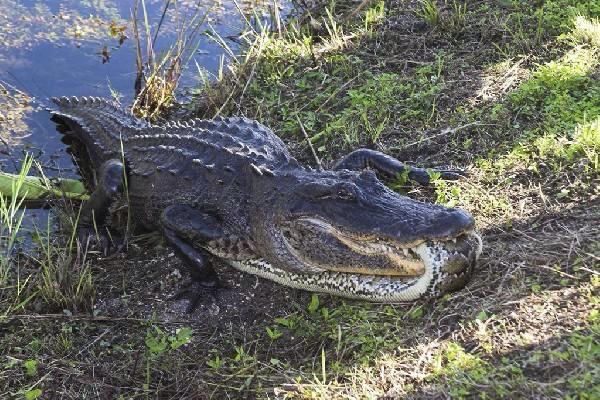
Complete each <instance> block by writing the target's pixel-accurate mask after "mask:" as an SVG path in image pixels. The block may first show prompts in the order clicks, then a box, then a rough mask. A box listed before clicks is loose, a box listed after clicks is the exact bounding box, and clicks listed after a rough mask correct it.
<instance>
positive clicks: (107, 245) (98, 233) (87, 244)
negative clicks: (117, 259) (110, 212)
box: [77, 226, 125, 257]
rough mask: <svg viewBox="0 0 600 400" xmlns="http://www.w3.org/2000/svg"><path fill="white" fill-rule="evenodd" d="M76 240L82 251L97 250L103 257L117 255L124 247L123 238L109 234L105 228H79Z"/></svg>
mask: <svg viewBox="0 0 600 400" xmlns="http://www.w3.org/2000/svg"><path fill="white" fill-rule="evenodd" d="M77 239H78V240H79V243H80V244H81V246H82V248H83V250H84V251H87V250H89V249H93V248H97V249H99V250H100V252H101V253H102V256H104V257H108V256H111V255H113V254H117V253H119V252H120V251H121V250H122V249H123V247H124V245H125V240H124V239H123V237H121V236H117V235H113V234H111V232H110V231H109V230H108V228H106V227H101V228H98V229H97V230H96V229H95V228H94V227H92V226H89V227H86V226H83V227H80V228H79V231H78V233H77Z"/></svg>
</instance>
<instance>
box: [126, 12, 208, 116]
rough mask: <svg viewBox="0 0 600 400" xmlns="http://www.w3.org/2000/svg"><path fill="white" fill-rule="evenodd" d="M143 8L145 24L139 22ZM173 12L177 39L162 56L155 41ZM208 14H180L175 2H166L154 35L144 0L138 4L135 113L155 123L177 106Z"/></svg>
mask: <svg viewBox="0 0 600 400" xmlns="http://www.w3.org/2000/svg"><path fill="white" fill-rule="evenodd" d="M140 3H141V6H142V16H141V19H142V21H141V22H139V21H138V6H139V4H140ZM171 9H172V10H173V11H172V12H173V13H174V16H173V17H174V18H175V20H176V21H177V38H176V39H175V40H174V42H173V44H172V45H171V46H169V48H168V49H167V50H166V51H164V52H163V53H162V55H160V56H159V54H158V53H157V51H156V40H157V39H158V36H159V34H160V31H161V27H162V25H163V22H164V20H165V18H166V17H167V14H168V13H169V12H170V10H171ZM205 18H206V13H202V12H201V7H200V5H198V7H197V8H196V9H195V11H194V12H193V13H191V14H184V13H180V11H179V7H178V4H177V2H176V1H171V0H167V1H166V2H165V7H164V9H163V13H162V16H161V19H160V22H159V23H158V25H157V26H156V29H154V33H153V32H152V27H151V26H150V22H149V19H148V13H147V11H146V3H145V0H141V1H136V2H135V5H134V8H133V11H132V20H133V32H134V40H135V43H136V66H137V78H136V82H135V94H136V96H135V101H134V104H133V107H132V109H133V112H134V114H135V115H137V116H138V117H141V118H145V119H149V120H151V121H152V120H156V119H157V118H158V117H159V116H160V115H161V114H163V113H164V112H165V111H166V110H168V109H169V107H171V106H173V105H174V104H175V91H176V89H177V86H178V84H179V79H180V78H181V74H182V71H183V68H184V67H185V65H186V64H187V63H188V62H189V61H190V60H191V57H192V56H193V54H194V53H195V52H196V50H197V48H198V46H199V40H198V37H199V35H200V33H201V32H200V27H201V25H202V24H203V23H204V20H205ZM140 24H141V26H140Z"/></svg>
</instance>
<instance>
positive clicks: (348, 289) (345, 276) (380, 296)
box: [230, 232, 481, 303]
mask: <svg viewBox="0 0 600 400" xmlns="http://www.w3.org/2000/svg"><path fill="white" fill-rule="evenodd" d="M467 239H468V240H469V241H471V242H472V245H471V247H470V251H469V254H468V256H467V259H468V260H467V263H464V264H463V265H462V267H461V268H459V269H456V268H451V265H450V264H449V260H451V259H452V257H453V256H454V255H456V254H457V253H456V252H455V251H452V250H448V249H446V248H445V247H444V245H443V244H442V243H439V242H438V243H434V242H427V243H421V244H420V245H418V246H416V247H415V249H414V251H415V253H416V254H417V255H418V256H419V257H420V259H422V260H423V263H424V265H425V272H424V273H423V274H422V275H420V276H418V277H401V276H381V275H369V274H357V273H347V272H339V271H324V272H319V273H295V272H290V271H285V270H282V269H279V268H275V267H274V266H273V265H271V264H270V263H268V262H267V261H265V260H263V259H252V260H245V261H230V263H231V265H232V266H233V267H235V268H236V269H239V270H241V271H243V272H247V273H251V274H254V275H258V276H260V277H263V278H266V279H269V280H272V281H275V282H277V283H280V284H282V285H286V286H289V287H293V288H298V289H304V290H309V291H313V292H321V293H329V294H333V295H337V296H341V297H346V298H352V299H360V300H366V301H372V302H379V303H394V302H403V301H412V300H416V299H419V298H421V297H438V296H440V295H442V294H444V293H446V292H449V291H453V290H457V289H459V288H461V287H463V286H464V285H465V284H466V283H467V282H468V280H469V278H470V276H471V274H472V272H473V268H474V264H475V261H476V260H477V258H478V256H479V254H480V253H481V238H480V237H479V235H477V234H476V233H475V232H472V233H469V237H468V238H467Z"/></svg>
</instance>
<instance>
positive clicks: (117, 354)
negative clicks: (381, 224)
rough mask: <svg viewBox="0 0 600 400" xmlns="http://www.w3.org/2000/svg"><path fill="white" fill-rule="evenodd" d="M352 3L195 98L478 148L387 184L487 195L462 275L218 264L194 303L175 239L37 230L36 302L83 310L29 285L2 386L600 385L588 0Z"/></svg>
mask: <svg viewBox="0 0 600 400" xmlns="http://www.w3.org/2000/svg"><path fill="white" fill-rule="evenodd" d="M352 6H353V5H352V4H349V3H347V2H336V3H335V4H330V5H329V6H328V8H327V10H328V11H325V9H324V8H323V9H321V10H315V13H314V14H313V15H312V23H306V24H302V25H299V24H298V23H297V22H293V21H292V22H290V23H289V24H282V29H281V32H279V30H277V31H276V32H259V33H258V34H248V35H246V36H245V37H246V38H248V48H247V52H246V54H244V55H243V56H242V58H241V59H240V60H239V61H237V62H236V64H235V65H234V71H235V73H234V74H233V75H227V74H225V75H223V77H222V79H221V80H220V81H219V82H218V83H217V84H216V85H214V86H210V87H204V88H202V90H201V91H200V93H201V94H202V96H203V97H200V98H199V99H198V101H199V102H200V104H201V105H202V108H201V109H199V110H196V114H197V115H202V116H208V117H212V116H213V115H215V114H223V115H231V114H240V113H241V114H244V115H246V116H248V117H253V118H257V119H259V120H260V121H261V122H263V123H265V124H266V125H268V126H270V127H272V128H273V129H274V130H275V132H277V133H278V134H279V135H281V136H282V138H283V139H284V140H285V141H286V143H287V144H289V145H290V149H291V152H292V153H293V155H294V156H296V157H298V158H300V159H301V160H303V161H307V162H312V160H313V157H312V155H311V154H310V152H309V151H308V150H309V149H308V146H307V144H306V141H305V139H304V136H303V135H302V132H301V129H300V127H299V125H298V120H297V118H298V119H300V121H301V123H302V125H303V126H304V127H305V129H306V130H307V132H308V134H309V136H310V137H311V138H312V142H313V144H314V146H315V147H316V149H317V151H318V153H319V157H321V158H322V159H323V160H324V161H325V163H328V162H330V161H331V160H333V159H335V158H338V157H339V156H341V155H343V154H345V153H347V152H348V151H351V150H352V149H354V148H357V147H361V146H372V147H375V148H378V149H382V150H383V151H385V152H386V153H389V154H391V155H393V156H396V157H398V158H401V159H402V160H409V161H411V162H412V163H415V164H418V165H421V166H426V167H427V166H430V165H436V164H440V165H441V164H451V165H457V166H459V167H462V168H465V169H467V171H468V172H469V177H468V179H466V180H461V181H457V182H444V181H441V180H436V181H435V182H434V184H433V185H432V187H430V188H422V187H418V186H415V185H411V184H410V182H407V181H406V179H402V177H399V179H397V180H396V181H395V182H390V185H391V186H392V187H393V188H394V189H397V190H399V191H401V192H402V193H404V194H405V195H407V196H410V197H413V198H416V199H419V200H423V201H430V202H438V203H441V204H445V205H449V206H459V207H462V208H465V209H467V210H468V211H470V212H471V213H472V214H473V215H474V217H475V218H476V221H477V226H478V229H479V230H480V232H481V233H482V235H483V238H484V253H483V254H482V258H481V260H480V263H479V266H478V268H477V270H476V271H475V276H474V278H473V280H472V281H471V283H470V284H469V285H468V287H467V288H466V289H465V290H462V291H459V292H457V293H454V294H449V295H447V296H445V297H444V298H442V299H437V300H434V301H418V302H415V303H412V304H392V305H377V304H365V303H361V302H355V301H348V300H342V299H338V298H335V297H331V296H326V295H314V294H307V293H304V292H300V291H295V290H291V289H285V288H282V287H279V286H277V285H270V284H267V283H265V282H264V281H260V280H256V279H255V278H253V277H248V276H247V275H235V274H233V275H232V273H231V271H229V272H227V271H228V270H223V271H220V272H221V273H222V274H224V275H225V276H226V277H227V278H228V279H229V283H230V284H231V288H230V289H229V292H225V293H224V294H221V296H222V297H221V299H220V300H217V302H216V303H211V302H207V304H205V305H203V306H201V310H200V311H199V312H198V313H196V314H193V315H192V316H189V315H187V314H184V313H183V312H179V311H178V310H179V308H178V307H179V305H180V304H179V303H175V302H172V301H170V300H168V296H169V295H170V293H171V292H173V291H175V289H176V287H178V286H179V284H180V282H179V280H178V279H177V277H176V275H177V274H175V273H173V272H172V270H173V269H174V268H179V267H180V264H179V263H178V261H176V260H175V259H174V258H171V257H168V256H167V255H166V254H167V253H169V252H168V251H165V250H164V249H162V250H157V251H156V252H155V253H151V254H150V255H146V254H145V253H148V252H149V250H148V249H147V248H146V247H142V248H138V245H135V246H133V245H132V246H131V247H132V249H131V251H130V253H128V255H127V257H126V258H122V259H116V260H100V261H99V260H96V259H95V258H94V257H91V258H87V259H86V260H83V259H81V260H80V262H78V263H75V265H74V267H71V268H74V269H66V268H65V265H68V264H69V265H73V264H72V260H71V261H70V262H68V263H66V262H64V261H65V260H62V259H61V258H60V257H59V256H58V253H56V252H55V251H54V250H52V249H56V251H58V252H60V251H61V250H62V249H64V248H68V246H69V241H68V240H67V241H66V242H57V243H56V244H53V242H52V240H51V239H49V237H48V235H47V234H46V232H41V233H40V239H39V243H40V245H41V248H42V249H46V248H47V249H50V250H47V251H46V250H44V251H42V252H41V253H39V254H40V255H39V257H38V258H39V262H38V263H36V264H35V268H37V269H36V270H35V271H36V274H35V275H34V276H35V278H36V282H37V286H35V288H36V293H39V294H41V293H44V290H45V291H46V292H48V293H50V295H48V300H46V301H44V302H42V308H41V309H42V312H50V311H51V310H63V309H67V310H69V311H68V312H66V313H65V312H63V314H49V315H45V314H37V313H36V312H35V311H34V309H33V307H32V305H33V304H34V303H35V302H34V301H32V302H31V303H29V304H28V306H29V308H28V307H25V310H23V308H21V309H20V313H21V314H25V315H14V314H13V316H12V317H13V319H12V320H10V321H11V325H9V326H7V328H6V329H5V333H6V334H5V336H4V338H3V340H4V342H3V343H2V344H4V343H10V346H0V349H2V350H0V352H1V353H0V355H1V356H2V358H1V359H0V360H1V361H0V362H1V363H2V364H1V367H0V394H3V393H9V392H10V393H18V395H19V396H20V395H22V396H31V397H34V396H45V395H48V396H49V395H51V394H53V393H57V392H60V393H61V394H63V395H64V397H73V398H81V397H86V396H88V397H91V396H94V395H95V394H96V393H102V394H105V395H106V396H108V397H111V396H112V397H118V396H120V395H121V396H123V397H161V396H164V397H167V396H169V397H185V396H188V397H191V396H193V394H195V393H205V394H206V397H209V398H210V397H212V398H227V397H229V398H237V397H244V396H245V397H249V398H254V397H256V398H302V399H304V398H314V399H325V398H328V399H337V398H340V399H342V398H343V399H346V398H360V399H363V398H364V399H374V398H385V396H389V397H390V398H410V397H416V398H447V397H451V398H484V399H485V398H572V399H575V398H579V399H592V398H596V397H598V387H599V385H600V375H599V374H600V371H599V370H598V367H597V366H598V365H599V364H600V362H599V361H600V360H599V359H598V357H599V355H598V343H599V341H600V338H599V337H598V334H599V327H598V321H599V319H598V312H597V310H596V309H597V308H598V297H597V292H598V284H599V281H598V279H597V271H598V259H597V254H598V253H599V252H600V248H599V247H598V241H597V238H598V235H600V231H599V230H598V226H600V221H598V215H600V210H598V206H597V201H595V199H597V196H598V194H599V193H598V185H597V182H598V179H599V169H598V168H599V164H598V156H599V153H600V116H599V112H598V111H599V104H598V98H599V96H598V90H599V89H598V61H597V59H598V57H597V55H598V54H597V53H598V31H599V28H598V21H597V18H598V10H597V9H596V4H595V2H586V1H576V2H573V1H546V2H544V4H543V7H542V4H541V3H540V2H534V1H501V2H485V3H481V2H480V3H477V2H464V3H463V2H458V1H457V2H452V1H436V2H433V1H432V2H423V3H420V4H416V3H414V2H413V3H410V4H409V3H405V2H403V3H401V4H400V3H390V2H385V3H381V2H379V3H377V4H373V6H372V7H371V8H369V9H367V10H366V11H365V12H364V13H362V14H360V13H359V15H358V16H357V18H356V19H353V20H349V21H346V22H343V21H342V19H341V18H340V17H339V16H340V15H348V10H349V9H350V10H352V9H353V7H352ZM354 6H355V5H354ZM425 6H427V7H430V8H432V10H433V11H430V12H429V14H431V15H429V14H426V13H425V11H423V10H424V7H425ZM433 8H434V9H433ZM435 13H437V16H435ZM429 20H431V21H433V22H430V21H429ZM423 22H425V24H424V25H423ZM486 85H487V89H486V90H487V92H486V93H487V94H489V96H483V95H481V92H482V91H483V88H484V87H486ZM67 232H70V231H69V230H68V229H67ZM67 236H68V237H71V236H70V235H67ZM65 243H66V244H65ZM136 248H138V250H137V255H136ZM68 254H72V253H68ZM90 263H91V264H90ZM90 266H91V267H90ZM44 270H47V271H50V272H49V273H48V279H47V281H44V278H43V274H42V272H43V271H44ZM70 274H72V276H68V275H70ZM90 274H93V276H92V278H93V279H92V281H91V284H90V283H89V282H90V281H88V279H89V277H90V276H91V275H90ZM67 278H68V279H67ZM60 282H63V283H61V284H59V283H60ZM80 282H81V283H80ZM44 288H46V289H44ZM92 289H93V290H94V291H97V294H96V296H97V297H98V299H97V300H98V303H97V304H95V307H94V311H93V312H94V314H93V315H92V316H89V315H88V314H86V313H84V312H83V310H86V307H90V306H91V303H85V301H83V299H88V301H91V300H90V299H92V298H93V295H92V292H90V291H89V290H92ZM36 295H38V294H36ZM39 298H40V299H41V298H42V297H39ZM63 299H64V300H63ZM56 300H59V301H56ZM50 305H51V306H50ZM69 314H73V315H69ZM148 320H149V321H148ZM24 326H25V327H26V328H25V329H23V327H24ZM178 329H179V331H178ZM192 332H193V334H192ZM69 382H74V383H72V384H70V383H69ZM27 393H29V395H28V394H27Z"/></svg>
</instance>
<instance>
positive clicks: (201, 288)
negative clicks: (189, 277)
mask: <svg viewBox="0 0 600 400" xmlns="http://www.w3.org/2000/svg"><path fill="white" fill-rule="evenodd" d="M222 289H224V287H223V286H221V284H220V283H219V282H218V281H217V282H214V281H210V282H198V281H192V282H190V283H189V284H187V285H185V287H183V288H182V289H180V290H178V291H177V293H175V294H174V295H173V296H171V297H170V298H169V300H174V301H177V300H183V299H187V300H189V301H190V303H189V304H188V307H187V309H186V312H187V313H188V314H191V313H193V312H194V311H195V310H196V309H197V308H198V306H199V305H200V303H201V302H202V300H203V299H204V298H205V297H206V296H208V297H210V300H211V302H212V303H216V302H217V301H218V297H219V290H222Z"/></svg>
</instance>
